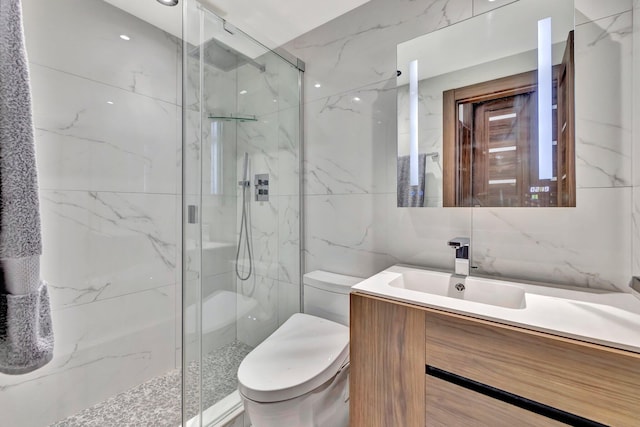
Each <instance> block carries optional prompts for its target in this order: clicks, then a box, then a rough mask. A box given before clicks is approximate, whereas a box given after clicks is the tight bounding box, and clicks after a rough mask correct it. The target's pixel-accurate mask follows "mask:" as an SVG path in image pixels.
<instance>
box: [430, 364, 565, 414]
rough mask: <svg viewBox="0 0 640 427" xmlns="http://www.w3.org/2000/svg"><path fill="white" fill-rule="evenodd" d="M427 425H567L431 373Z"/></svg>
mask: <svg viewBox="0 0 640 427" xmlns="http://www.w3.org/2000/svg"><path fill="white" fill-rule="evenodd" d="M426 408H427V411H426V425H427V426H429V427H450V426H476V427H484V426H486V427H500V426H505V427H507V426H508V427H511V426H518V427H556V426H566V424H564V423H561V422H559V421H555V420H552V419H550V418H547V417H545V416H542V415H538V414H536V413H534V412H531V411H527V410H526V409H522V408H519V407H517V406H513V405H510V404H509V403H505V402H503V401H501V400H496V399H493V398H491V397H489V396H485V395H484V394H480V393H477V392H474V391H472V390H468V389H466V388H464V387H461V386H458V385H456V384H452V383H450V382H447V381H444V380H441V379H439V378H435V377H432V376H429V375H427V381H426Z"/></svg>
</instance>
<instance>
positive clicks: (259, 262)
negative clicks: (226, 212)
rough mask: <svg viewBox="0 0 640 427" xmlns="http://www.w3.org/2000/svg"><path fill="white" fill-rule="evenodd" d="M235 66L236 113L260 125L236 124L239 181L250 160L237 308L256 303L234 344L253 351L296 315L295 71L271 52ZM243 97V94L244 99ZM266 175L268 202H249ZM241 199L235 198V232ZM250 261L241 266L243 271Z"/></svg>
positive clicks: (242, 320)
mask: <svg viewBox="0 0 640 427" xmlns="http://www.w3.org/2000/svg"><path fill="white" fill-rule="evenodd" d="M256 60H257V61H258V62H259V63H261V64H264V66H265V69H264V71H261V70H259V69H258V68H256V67H254V66H252V65H248V64H247V65H243V66H242V67H240V68H238V86H237V93H238V112H239V113H240V114H242V115H255V116H256V118H257V121H255V122H244V123H241V124H240V125H239V126H238V163H237V171H238V179H241V178H240V176H241V174H242V162H243V156H244V153H245V152H247V153H248V154H249V169H250V173H251V174H250V180H251V183H252V186H251V188H250V189H248V191H249V192H250V193H251V194H250V200H251V202H250V207H249V213H250V221H251V222H250V224H251V236H252V242H253V243H252V250H253V271H254V274H253V276H252V277H251V278H249V280H247V281H244V282H243V281H240V280H238V281H237V282H236V283H237V292H238V294H240V295H242V297H241V298H242V299H241V300H239V301H238V304H239V305H240V304H243V303H244V302H246V298H253V299H255V300H256V301H257V302H258V310H257V311H256V313H255V314H252V315H251V316H249V315H240V314H239V316H238V339H239V340H240V341H242V342H244V343H246V344H248V345H249V346H251V347H255V346H257V345H258V344H259V343H260V342H262V341H263V340H264V339H265V338H266V337H267V336H269V335H271V333H272V332H273V331H275V330H276V329H277V327H278V326H279V325H281V324H282V323H283V322H284V321H286V320H287V319H288V318H289V316H291V315H292V314H293V313H297V312H299V311H300V264H299V261H300V238H299V224H300V223H299V221H300V218H299V217H300V209H299V205H300V184H299V182H300V167H299V162H300V157H299V156H300V138H299V135H300V132H299V117H300V115H299V104H300V100H299V92H298V70H297V69H296V68H295V67H293V66H292V65H291V64H289V63H288V62H286V61H284V60H283V59H282V58H280V57H279V56H277V55H276V54H274V53H271V52H269V53H266V54H264V55H263V56H261V57H259V58H256ZM242 91H246V93H244V94H243V93H241V92H242ZM264 173H267V174H269V201H265V202H257V201H255V199H254V195H253V191H254V187H253V183H254V178H255V174H264ZM240 203H241V198H240V197H239V198H238V208H237V209H238V216H237V218H238V222H237V227H236V230H240V212H241V204H240ZM247 262H248V261H247V259H246V258H244V259H241V263H243V265H244V266H245V268H246V266H247Z"/></svg>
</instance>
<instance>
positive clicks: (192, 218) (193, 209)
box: [187, 205, 198, 224]
mask: <svg viewBox="0 0 640 427" xmlns="http://www.w3.org/2000/svg"><path fill="white" fill-rule="evenodd" d="M187 222H188V223H189V224H195V223H196V222H198V207H197V206H196V205H188V206H187Z"/></svg>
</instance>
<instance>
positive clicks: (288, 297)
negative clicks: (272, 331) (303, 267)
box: [278, 281, 300, 326]
mask: <svg viewBox="0 0 640 427" xmlns="http://www.w3.org/2000/svg"><path fill="white" fill-rule="evenodd" d="M295 313H300V285H294V284H292V283H286V282H280V281H279V282H278V326H280V325H282V324H283V323H284V322H286V321H287V319H289V317H291V315H293V314H295Z"/></svg>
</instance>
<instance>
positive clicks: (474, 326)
mask: <svg viewBox="0 0 640 427" xmlns="http://www.w3.org/2000/svg"><path fill="white" fill-rule="evenodd" d="M638 333H640V331H638ZM350 346H351V387H350V395H351V396H350V405H351V406H350V409H351V415H350V417H351V426H353V427H360V426H367V427H374V426H380V427H383V426H384V427H391V426H402V427H405V426H406V427H409V426H466V425H474V426H483V425H484V426H513V425H518V426H557V425H566V424H570V425H611V426H640V409H639V408H640V405H639V403H640V354H637V353H633V352H629V351H623V350H617V349H612V348H609V347H605V346H601V345H596V344H590V343H586V342H582V341H578V340H573V339H568V338H562V337H558V336H555V335H552V334H547V333H541V332H536V331H531V330H528V329H525V328H519V327H514V326H508V325H503V324H500V323H496V322H489V321H485V320H479V319H475V318H472V317H468V316H462V315H457V314H452V313H447V312H444V311H439V310H433V309H428V308H424V307H419V306H415V305H411V304H405V303H400V302H395V301H391V300H386V299H383V298H378V297H373V296H368V295H364V294H358V293H353V294H351V343H350Z"/></svg>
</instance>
